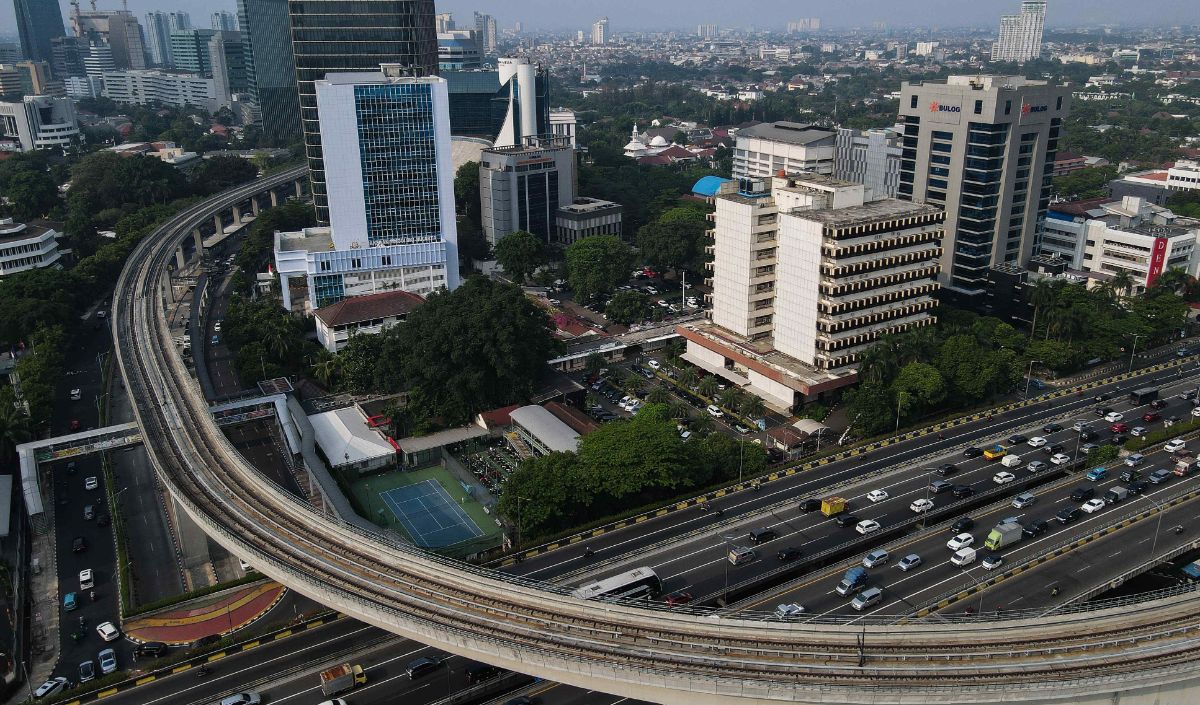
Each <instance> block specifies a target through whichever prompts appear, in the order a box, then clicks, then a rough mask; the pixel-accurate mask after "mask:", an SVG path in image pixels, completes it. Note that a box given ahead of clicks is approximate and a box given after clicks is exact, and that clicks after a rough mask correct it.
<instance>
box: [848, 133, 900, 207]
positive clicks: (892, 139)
mask: <svg viewBox="0 0 1200 705" xmlns="http://www.w3.org/2000/svg"><path fill="white" fill-rule="evenodd" d="M901 131H902V130H901V129H897V128H884V129H874V130H855V129H851V128H847V127H839V128H838V131H837V140H836V142H835V144H834V152H833V175H834V177H835V178H838V179H844V180H846V181H852V182H854V183H857V184H862V185H863V186H865V187H866V188H867V200H873V199H876V198H895V197H896V194H897V189H898V188H899V186H900V152H901V149H900V141H901V136H900V135H901Z"/></svg>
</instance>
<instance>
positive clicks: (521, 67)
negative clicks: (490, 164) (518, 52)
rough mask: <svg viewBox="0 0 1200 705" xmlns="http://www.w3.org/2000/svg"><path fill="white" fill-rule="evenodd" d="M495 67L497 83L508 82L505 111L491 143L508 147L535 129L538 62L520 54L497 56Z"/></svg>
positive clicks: (503, 84)
mask: <svg viewBox="0 0 1200 705" xmlns="http://www.w3.org/2000/svg"><path fill="white" fill-rule="evenodd" d="M497 70H498V72H499V78H500V85H501V86H508V113H507V115H505V117H504V125H503V126H502V127H501V128H500V134H499V135H497V136H496V143H495V144H494V145H493V146H495V147H511V146H513V145H517V144H520V143H521V142H522V138H523V137H530V136H534V135H537V133H538V125H537V118H538V109H537V66H534V65H533V64H532V63H530V61H529V58H528V57H524V56H519V57H516V58H511V59H509V58H502V59H500V60H499V61H498V62H497Z"/></svg>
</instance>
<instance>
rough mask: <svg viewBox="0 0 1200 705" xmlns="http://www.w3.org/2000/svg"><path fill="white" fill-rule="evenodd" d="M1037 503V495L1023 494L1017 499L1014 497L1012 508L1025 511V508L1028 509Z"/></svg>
mask: <svg viewBox="0 0 1200 705" xmlns="http://www.w3.org/2000/svg"><path fill="white" fill-rule="evenodd" d="M1036 501H1037V495H1035V494H1034V493H1032V492H1022V493H1021V494H1019V495H1017V496H1016V497H1013V501H1012V506H1013V509H1024V508H1025V507H1028V506H1029V505H1031V504H1033V503H1034V502H1036Z"/></svg>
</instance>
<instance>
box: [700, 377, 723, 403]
mask: <svg viewBox="0 0 1200 705" xmlns="http://www.w3.org/2000/svg"><path fill="white" fill-rule="evenodd" d="M720 385H721V383H720V382H718V381H717V376H716V375H708V376H706V377H705V378H704V379H702V380H700V384H699V389H698V390H697V391H699V392H700V396H702V397H706V398H708V399H712V398H713V395H715V394H716V393H717V392H718V391H720V390H719V387H720Z"/></svg>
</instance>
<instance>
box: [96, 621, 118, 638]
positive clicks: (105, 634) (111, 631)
mask: <svg viewBox="0 0 1200 705" xmlns="http://www.w3.org/2000/svg"><path fill="white" fill-rule="evenodd" d="M96 633H97V634H99V635H100V638H101V639H103V640H105V641H113V640H114V639H118V638H120V636H121V630H120V629H117V628H116V627H114V626H113V623H112V622H101V623H100V624H99V625H98V626H97V627H96Z"/></svg>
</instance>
